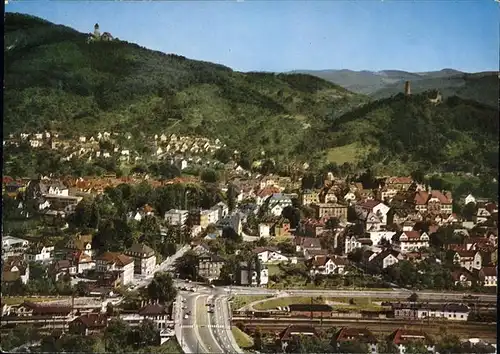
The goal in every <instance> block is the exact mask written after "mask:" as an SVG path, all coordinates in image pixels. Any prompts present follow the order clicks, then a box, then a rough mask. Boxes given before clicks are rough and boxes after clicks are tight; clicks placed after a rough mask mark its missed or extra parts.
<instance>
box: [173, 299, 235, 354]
mask: <svg viewBox="0 0 500 354" xmlns="http://www.w3.org/2000/svg"><path fill="white" fill-rule="evenodd" d="M209 305H211V306H209ZM210 308H211V310H210ZM175 309H176V315H175V317H176V321H175V323H176V331H175V334H176V337H177V340H178V342H179V344H180V345H181V347H182V350H183V351H184V352H185V353H220V354H222V353H243V351H242V350H241V348H239V347H238V345H237V344H236V342H235V340H234V337H233V335H232V332H231V325H230V317H229V316H230V309H229V306H228V301H227V296H226V295H221V294H219V293H218V292H217V291H211V292H207V291H202V293H187V292H182V293H181V294H179V295H178V297H177V299H176V306H175Z"/></svg>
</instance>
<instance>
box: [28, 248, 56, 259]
mask: <svg viewBox="0 0 500 354" xmlns="http://www.w3.org/2000/svg"><path fill="white" fill-rule="evenodd" d="M53 257H54V246H35V247H33V248H31V249H29V250H27V251H26V253H25V259H26V261H28V262H44V261H50V260H51V259H52V258H53Z"/></svg>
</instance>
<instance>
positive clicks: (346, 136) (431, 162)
mask: <svg viewBox="0 0 500 354" xmlns="http://www.w3.org/2000/svg"><path fill="white" fill-rule="evenodd" d="M434 96H435V92H426V93H424V94H419V95H412V96H405V95H403V94H399V95H397V96H394V97H391V98H387V99H383V100H379V101H374V102H371V103H369V104H367V105H365V106H363V107H361V108H358V109H355V110H353V111H351V112H349V113H347V114H345V115H343V116H341V117H338V118H337V119H334V120H333V122H332V124H331V126H330V128H329V129H328V130H327V131H326V132H324V134H325V136H328V137H329V142H328V143H327V144H333V145H336V146H344V145H348V144H352V143H358V144H360V145H361V146H364V147H370V150H371V153H370V154H369V155H367V156H366V157H365V161H364V165H367V166H376V167H378V168H379V169H380V170H385V171H400V172H401V173H409V172H411V171H414V170H416V169H421V170H424V171H440V172H446V171H464V172H471V173H474V174H477V173H480V174H485V173H491V174H492V175H496V174H498V172H497V171H498V143H499V141H498V129H499V121H498V112H497V110H496V109H494V108H491V107H489V106H486V105H483V104H480V103H477V102H475V101H471V100H464V99H461V98H458V97H456V96H454V97H450V98H448V99H447V100H445V101H444V102H442V103H440V104H433V103H431V102H430V101H429V97H434Z"/></svg>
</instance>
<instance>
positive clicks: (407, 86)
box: [405, 81, 411, 96]
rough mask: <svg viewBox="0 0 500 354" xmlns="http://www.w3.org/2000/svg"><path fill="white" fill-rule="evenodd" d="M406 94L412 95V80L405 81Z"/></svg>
mask: <svg viewBox="0 0 500 354" xmlns="http://www.w3.org/2000/svg"><path fill="white" fill-rule="evenodd" d="M405 95H406V96H409V95H411V86H410V81H405Z"/></svg>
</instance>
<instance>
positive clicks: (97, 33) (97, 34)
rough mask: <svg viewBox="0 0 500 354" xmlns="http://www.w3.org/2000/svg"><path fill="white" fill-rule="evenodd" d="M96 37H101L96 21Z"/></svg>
mask: <svg viewBox="0 0 500 354" xmlns="http://www.w3.org/2000/svg"><path fill="white" fill-rule="evenodd" d="M94 37H96V38H99V37H101V32H100V31H99V24H98V23H96V24H95V26H94Z"/></svg>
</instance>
